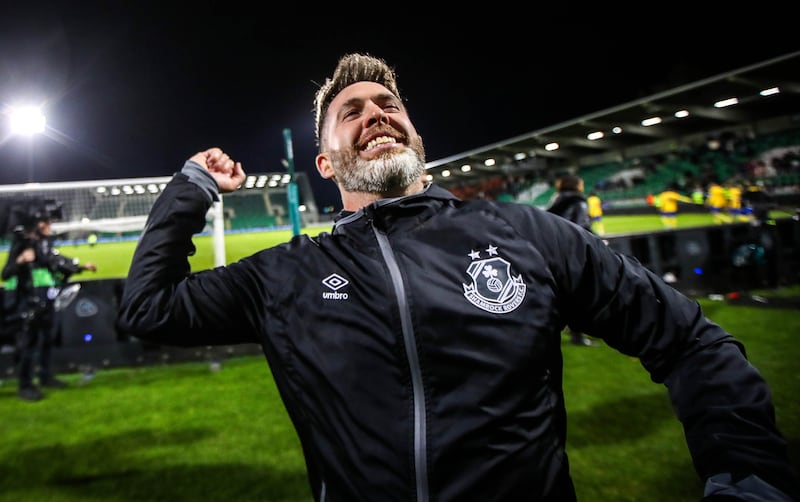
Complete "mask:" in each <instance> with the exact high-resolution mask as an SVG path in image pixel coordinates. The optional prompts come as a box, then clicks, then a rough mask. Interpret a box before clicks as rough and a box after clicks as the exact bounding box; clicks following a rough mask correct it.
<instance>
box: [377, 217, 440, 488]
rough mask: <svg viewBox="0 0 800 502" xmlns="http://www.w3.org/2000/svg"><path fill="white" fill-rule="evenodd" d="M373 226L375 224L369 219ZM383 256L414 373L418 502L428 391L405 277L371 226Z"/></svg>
mask: <svg viewBox="0 0 800 502" xmlns="http://www.w3.org/2000/svg"><path fill="white" fill-rule="evenodd" d="M370 223H372V221H371V219H370ZM372 230H373V232H374V233H375V237H376V238H377V239H378V245H379V246H380V248H381V254H382V255H383V259H384V260H385V261H386V266H387V267H389V275H390V276H391V278H392V286H393V287H394V294H395V296H396V297H397V305H398V307H399V308H400V327H401V329H402V331H403V343H404V344H405V346H406V357H407V358H408V367H409V370H410V371H411V388H412V390H413V395H414V470H415V471H416V478H417V501H418V502H427V501H428V456H427V450H428V445H427V435H426V429H427V424H426V416H427V415H426V410H425V392H424V389H423V386H422V371H421V370H420V366H419V354H417V344H416V339H415V336H414V330H413V329H412V328H411V312H410V311H409V309H408V302H407V301H406V292H405V284H404V283H403V276H402V275H400V267H398V266H397V260H396V259H395V256H394V252H393V251H392V246H391V244H390V243H389V238H388V237H387V236H386V234H385V233H383V232H381V231H380V230H378V229H377V228H375V225H372Z"/></svg>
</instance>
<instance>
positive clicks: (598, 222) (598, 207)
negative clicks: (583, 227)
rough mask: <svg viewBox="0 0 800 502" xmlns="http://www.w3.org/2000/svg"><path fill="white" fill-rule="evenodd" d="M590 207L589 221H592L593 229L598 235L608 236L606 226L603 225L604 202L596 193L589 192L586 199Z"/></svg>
mask: <svg viewBox="0 0 800 502" xmlns="http://www.w3.org/2000/svg"><path fill="white" fill-rule="evenodd" d="M586 203H587V204H588V205H589V219H590V220H591V221H592V228H593V229H594V233H596V234H597V235H605V234H606V226H605V224H604V223H603V201H602V200H600V197H599V196H598V195H597V194H596V193H595V192H589V197H587V198H586Z"/></svg>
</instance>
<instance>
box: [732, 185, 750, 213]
mask: <svg viewBox="0 0 800 502" xmlns="http://www.w3.org/2000/svg"><path fill="white" fill-rule="evenodd" d="M727 192H728V216H730V218H731V221H734V220H735V221H750V217H749V215H747V214H746V213H745V210H744V209H745V208H744V206H743V205H742V185H740V184H739V183H737V182H735V181H731V182H729V183H727Z"/></svg>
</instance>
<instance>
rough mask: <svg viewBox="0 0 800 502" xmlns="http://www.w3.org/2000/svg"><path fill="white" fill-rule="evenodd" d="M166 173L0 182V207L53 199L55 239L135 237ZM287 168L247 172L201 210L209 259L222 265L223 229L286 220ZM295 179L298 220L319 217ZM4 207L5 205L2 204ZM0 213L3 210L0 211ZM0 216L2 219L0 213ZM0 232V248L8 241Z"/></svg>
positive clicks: (251, 227)
mask: <svg viewBox="0 0 800 502" xmlns="http://www.w3.org/2000/svg"><path fill="white" fill-rule="evenodd" d="M170 179H172V177H171V176H161V177H149V178H126V179H109V180H87V181H70V182H55V183H26V184H19V185H0V210H4V211H7V208H9V207H11V206H12V205H13V204H17V203H20V202H22V203H24V202H25V201H30V200H35V199H38V200H47V201H53V202H55V203H57V204H59V205H60V207H61V216H62V217H61V218H60V219H59V220H58V221H55V222H54V223H53V231H54V232H55V233H56V234H58V235H59V236H60V239H62V240H67V241H70V240H71V241H86V240H87V239H88V238H89V237H90V236H92V235H93V236H94V237H97V238H99V240H101V241H102V240H106V241H108V240H125V239H132V240H133V239H137V238H138V236H139V234H140V233H141V231H142V230H143V229H144V226H145V223H146V220H147V216H148V214H149V212H150V209H151V208H152V206H153V203H154V202H155V200H156V198H157V197H158V196H159V195H160V194H161V192H162V191H163V190H164V187H165V186H166V184H167V182H169V180H170ZM291 179H292V177H290V176H289V174H288V173H283V172H278V173H261V174H251V175H248V177H247V179H246V181H245V183H244V184H243V185H242V188H241V189H240V190H237V191H235V192H232V193H229V194H224V195H223V196H222V197H220V199H221V200H220V201H219V202H215V203H214V205H213V206H212V207H211V208H210V209H209V211H208V213H207V214H206V227H205V228H204V229H203V232H202V233H203V234H209V235H211V236H212V237H213V243H214V246H213V249H214V263H215V265H217V266H219V265H225V263H226V259H225V239H224V236H225V232H226V231H253V230H260V229H270V228H283V227H285V226H287V224H288V215H289V214H290V213H289V207H288V200H289V197H288V186H289V182H290V181H291ZM294 180H295V181H298V182H300V183H299V188H300V190H299V192H300V203H301V211H302V220H303V223H304V224H305V225H309V224H315V223H318V222H319V214H318V212H317V206H316V203H315V201H314V197H313V194H312V192H311V188H310V185H309V183H308V179H307V178H305V176H304V173H298V174H296V175H295V176H294ZM4 208H5V209H4ZM0 216H3V215H0ZM0 219H2V218H0ZM8 239H9V236H8V235H0V247H4V246H5V245H8Z"/></svg>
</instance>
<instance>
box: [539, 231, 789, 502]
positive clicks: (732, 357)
mask: <svg viewBox="0 0 800 502" xmlns="http://www.w3.org/2000/svg"><path fill="white" fill-rule="evenodd" d="M545 219H546V220H547V221H545V222H543V223H540V224H539V231H540V232H541V231H545V232H548V234H547V235H546V236H545V237H546V238H542V236H541V234H540V236H539V241H541V242H543V243H545V244H544V246H547V247H548V248H549V249H547V254H548V255H549V256H550V257H551V258H550V259H549V261H550V266H551V268H552V271H553V274H554V277H555V282H556V288H557V289H558V291H557V294H558V295H559V297H560V298H562V299H563V300H562V301H560V302H559V303H560V304H561V305H562V308H563V311H564V312H565V321H566V322H567V323H569V324H570V325H574V327H575V328H576V329H578V330H580V331H582V332H584V333H586V334H588V335H591V336H595V337H599V338H602V339H603V340H605V342H606V343H607V344H608V345H609V346H611V347H613V348H615V349H617V350H619V351H620V352H622V353H624V354H627V355H629V356H633V357H636V358H638V359H639V361H640V362H641V364H642V365H643V366H644V368H645V369H646V370H647V371H648V372H649V373H650V376H651V379H652V380H653V381H654V382H656V383H663V384H664V385H665V386H666V388H667V391H668V393H669V397H670V400H671V402H672V405H673V409H674V412H675V414H676V416H677V418H678V419H679V420H680V422H681V424H682V425H683V429H684V433H685V437H686V441H687V445H688V448H689V451H690V453H691V456H692V459H693V462H694V466H695V469H696V470H697V472H698V474H699V475H700V477H701V478H702V479H703V480H704V481H707V482H708V483H709V484H708V485H707V491H708V490H712V492H713V490H714V488H713V487H709V486H710V485H712V484H713V485H715V486H716V487H717V488H718V487H719V485H720V484H722V483H723V481H724V480H726V479H727V480H728V481H729V482H730V483H729V486H734V485H735V486H739V487H741V486H745V487H748V486H749V487H755V488H754V489H757V487H759V486H764V484H763V483H760V480H763V481H765V482H766V483H767V485H766V486H768V485H772V486H774V487H777V488H778V489H780V490H782V491H784V492H785V493H789V494H792V495H794V496H797V478H796V473H795V471H794V469H793V468H792V466H791V463H790V461H789V459H788V447H787V443H786V440H785V439H784V437H783V436H782V434H781V433H780V432H779V430H778V428H777V425H776V421H775V411H774V407H773V402H772V397H771V393H770V389H769V386H768V384H767V382H766V381H765V380H764V378H763V377H762V376H761V374H760V372H759V371H758V370H757V369H756V368H755V367H754V366H753V365H752V364H751V363H750V362H749V361H748V359H747V357H746V353H745V349H744V346H743V345H742V343H740V342H739V341H738V340H736V339H735V338H734V337H733V336H731V335H730V334H729V333H727V332H726V331H725V330H723V328H722V327H720V326H719V325H717V324H715V323H714V322H712V321H711V320H710V319H708V318H707V317H706V316H705V315H704V313H703V311H702V310H701V307H700V305H699V304H698V303H697V302H696V301H694V300H692V299H690V298H688V297H687V296H685V295H683V294H681V293H680V292H679V291H678V290H676V289H674V288H673V287H671V286H670V285H668V284H667V283H665V282H664V281H662V280H661V278H660V277H658V276H657V275H655V274H654V273H652V272H651V271H650V270H649V269H647V268H646V267H644V266H643V265H642V264H641V263H639V262H638V261H637V260H636V259H635V258H633V257H630V256H626V255H623V254H620V253H616V252H615V251H613V250H612V249H611V248H609V247H608V246H606V245H605V243H604V242H603V241H602V239H600V238H597V237H596V236H593V235H591V234H588V233H586V232H579V231H577V230H576V227H574V226H568V225H564V224H562V223H559V222H558V221H551V220H553V219H552V218H545ZM565 249H569V250H571V252H570V253H564V252H563V250H565ZM743 480H749V481H751V482H744V483H742V481H743ZM744 491H746V489H745V490H744ZM719 493H721V492H719ZM748 500H749V499H748ZM759 500H760V499H759ZM764 500H773V499H768V498H765V499H764ZM777 500H780V499H777ZM787 500H788V499H787Z"/></svg>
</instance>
